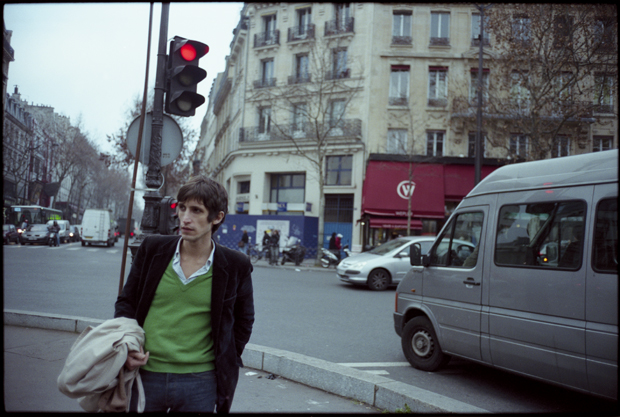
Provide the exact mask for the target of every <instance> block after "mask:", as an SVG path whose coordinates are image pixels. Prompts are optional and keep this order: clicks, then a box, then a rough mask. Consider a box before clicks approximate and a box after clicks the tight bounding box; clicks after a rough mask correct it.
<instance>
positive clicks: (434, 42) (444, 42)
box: [430, 38, 450, 46]
mask: <svg viewBox="0 0 620 417" xmlns="http://www.w3.org/2000/svg"><path fill="white" fill-rule="evenodd" d="M430 46H450V38H431V43H430Z"/></svg>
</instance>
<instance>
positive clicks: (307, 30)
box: [288, 23, 315, 42]
mask: <svg viewBox="0 0 620 417" xmlns="http://www.w3.org/2000/svg"><path fill="white" fill-rule="evenodd" d="M314 30H315V25H314V23H311V24H309V25H305V26H296V27H294V28H288V42H293V41H301V40H304V39H314Z"/></svg>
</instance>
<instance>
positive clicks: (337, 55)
mask: <svg viewBox="0 0 620 417" xmlns="http://www.w3.org/2000/svg"><path fill="white" fill-rule="evenodd" d="M295 59H296V67H295V74H294V75H292V76H290V77H288V79H287V80H286V81H285V82H280V83H277V81H276V80H275V79H273V78H270V75H269V74H270V73H269V71H268V70H267V69H266V68H265V67H264V68H263V73H262V74H261V79H260V80H258V81H255V83H254V87H255V89H254V91H255V92H254V94H253V95H252V96H251V97H250V98H249V99H248V101H249V102H252V103H255V104H256V106H257V107H258V108H259V126H258V127H255V128H245V129H244V130H243V136H242V137H241V139H240V140H241V141H260V140H282V141H286V142H287V143H288V144H289V145H290V146H292V147H293V148H294V149H295V151H296V152H297V154H298V155H300V156H301V157H303V158H305V159H306V160H307V161H308V162H309V163H310V166H311V167H312V171H310V172H308V175H309V176H310V177H311V178H313V179H315V180H316V182H317V184H318V186H319V207H321V208H323V207H325V193H324V187H325V161H326V157H327V154H328V150H330V149H333V148H334V146H337V145H341V144H350V143H351V142H356V141H358V139H359V137H360V135H361V120H360V119H350V118H348V117H347V115H348V114H350V113H354V111H355V104H356V103H355V98H356V96H357V95H358V93H359V92H360V91H361V89H362V85H363V78H362V76H361V74H363V68H362V67H361V65H359V63H358V62H356V61H355V60H354V59H352V58H351V57H350V56H349V54H348V50H347V49H346V48H345V47H343V46H342V44H341V38H340V37H334V38H329V37H327V38H321V39H311V40H310V41H309V42H308V43H307V47H306V49H305V50H304V52H300V53H299V54H297V55H296V57H295ZM356 64H357V65H356ZM354 66H356V67H357V68H353V67H354ZM323 235H324V218H323V215H319V231H318V247H317V258H318V259H319V258H320V256H321V250H320V248H321V247H322V245H323Z"/></svg>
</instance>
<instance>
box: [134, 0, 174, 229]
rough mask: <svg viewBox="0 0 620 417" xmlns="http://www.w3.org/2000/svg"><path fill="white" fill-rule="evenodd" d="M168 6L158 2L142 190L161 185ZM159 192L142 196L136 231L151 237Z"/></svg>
mask: <svg viewBox="0 0 620 417" xmlns="http://www.w3.org/2000/svg"><path fill="white" fill-rule="evenodd" d="M169 9H170V3H162V8H161V24H160V29H159V47H158V52H157V73H156V76H155V98H154V103H153V122H152V125H151V126H152V127H151V149H150V152H149V169H148V171H147V173H146V187H147V188H149V189H158V188H160V187H161V185H162V181H161V179H160V176H161V142H162V132H163V127H164V88H165V86H164V84H165V80H166V42H167V40H168V11H169ZM160 201H161V195H160V194H159V191H148V192H147V193H146V194H145V195H144V214H143V215H142V223H141V224H140V228H141V229H142V233H143V234H144V235H151V234H155V233H156V231H157V226H158V224H159V203H160Z"/></svg>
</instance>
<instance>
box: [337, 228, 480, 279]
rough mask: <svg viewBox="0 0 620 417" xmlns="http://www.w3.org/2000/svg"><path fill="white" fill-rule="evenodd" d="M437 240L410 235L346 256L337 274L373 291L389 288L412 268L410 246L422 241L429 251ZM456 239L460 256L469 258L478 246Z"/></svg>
mask: <svg viewBox="0 0 620 417" xmlns="http://www.w3.org/2000/svg"><path fill="white" fill-rule="evenodd" d="M435 239H436V238H435V236H406V237H399V238H397V239H394V240H390V241H388V242H386V243H384V244H382V245H381V246H377V247H376V248H374V249H372V250H370V251H368V252H364V253H361V254H359V255H353V256H350V257H348V258H345V259H344V260H342V262H340V263H339V264H338V267H337V268H336V273H337V274H338V278H339V279H340V281H343V282H347V283H350V284H357V285H368V287H369V288H370V289H371V290H376V291H381V290H385V289H387V288H388V287H389V286H395V285H397V284H398V283H399V282H400V281H401V280H402V279H403V277H404V276H405V274H406V273H407V272H409V270H410V269H411V263H410V260H409V248H410V246H411V245H413V244H414V243H418V244H419V245H420V247H421V253H422V254H426V253H428V251H429V250H430V249H431V247H432V246H433V243H435ZM455 242H458V244H459V248H461V249H460V250H459V251H458V254H457V256H458V257H459V258H461V257H464V258H466V257H467V256H468V255H469V254H470V253H471V252H473V250H474V247H475V246H474V245H473V244H471V243H470V242H467V241H461V240H457V239H455ZM443 244H444V243H440V245H443ZM463 249H469V250H463ZM440 252H441V250H440V251H439V253H440Z"/></svg>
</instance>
